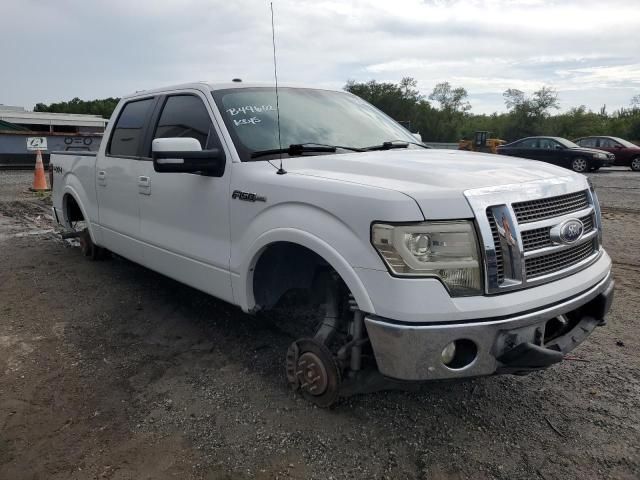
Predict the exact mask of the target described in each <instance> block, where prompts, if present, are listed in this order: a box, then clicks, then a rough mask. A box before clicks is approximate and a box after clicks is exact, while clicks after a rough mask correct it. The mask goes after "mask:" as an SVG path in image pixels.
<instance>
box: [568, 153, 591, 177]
mask: <svg viewBox="0 0 640 480" xmlns="http://www.w3.org/2000/svg"><path fill="white" fill-rule="evenodd" d="M571 170H573V171H574V172H578V173H585V172H586V171H587V170H589V162H588V161H587V159H586V158H584V157H576V158H574V159H573V160H572V162H571Z"/></svg>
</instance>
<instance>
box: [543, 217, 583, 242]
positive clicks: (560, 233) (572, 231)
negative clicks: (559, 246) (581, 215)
mask: <svg viewBox="0 0 640 480" xmlns="http://www.w3.org/2000/svg"><path fill="white" fill-rule="evenodd" d="M583 233H584V225H583V224H582V222H581V221H580V220H578V219H577V218H571V219H569V220H567V221H565V222H562V223H561V224H560V225H556V226H555V227H553V228H552V229H551V232H550V234H551V240H553V241H554V242H556V243H564V244H565V245H570V244H572V243H575V242H577V241H578V240H580V239H581V238H582V234H583Z"/></svg>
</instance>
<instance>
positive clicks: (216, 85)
mask: <svg viewBox="0 0 640 480" xmlns="http://www.w3.org/2000/svg"><path fill="white" fill-rule="evenodd" d="M274 86H275V85H274V84H273V82H204V81H202V82H191V83H182V84H178V85H169V86H166V87H160V88H154V89H151V90H138V91H137V92H135V93H132V94H129V95H123V96H122V98H125V99H127V98H134V97H140V96H144V95H149V94H158V93H163V92H167V91H172V90H183V89H188V88H194V89H201V88H203V87H204V88H206V89H208V90H212V91H213V90H227V89H232V88H233V89H237V88H255V87H267V88H268V87H274ZM278 86H279V87H282V88H287V87H288V88H312V89H314V90H331V91H335V89H332V88H323V87H318V86H315V87H312V86H309V85H300V84H288V83H284V84H280V83H279V84H278Z"/></svg>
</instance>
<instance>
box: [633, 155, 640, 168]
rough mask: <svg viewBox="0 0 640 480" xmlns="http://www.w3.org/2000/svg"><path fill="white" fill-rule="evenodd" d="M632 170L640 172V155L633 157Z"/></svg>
mask: <svg viewBox="0 0 640 480" xmlns="http://www.w3.org/2000/svg"><path fill="white" fill-rule="evenodd" d="M631 170H633V171H634V172H640V157H635V158H633V159H631Z"/></svg>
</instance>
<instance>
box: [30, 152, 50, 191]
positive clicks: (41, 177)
mask: <svg viewBox="0 0 640 480" xmlns="http://www.w3.org/2000/svg"><path fill="white" fill-rule="evenodd" d="M32 190H35V191H36V192H38V191H42V190H49V187H47V177H46V176H45V174H44V164H43V163H42V152H41V151H40V150H38V153H37V154H36V170H35V172H33V188H32Z"/></svg>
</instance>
